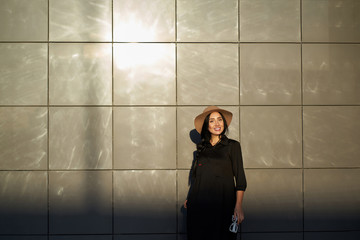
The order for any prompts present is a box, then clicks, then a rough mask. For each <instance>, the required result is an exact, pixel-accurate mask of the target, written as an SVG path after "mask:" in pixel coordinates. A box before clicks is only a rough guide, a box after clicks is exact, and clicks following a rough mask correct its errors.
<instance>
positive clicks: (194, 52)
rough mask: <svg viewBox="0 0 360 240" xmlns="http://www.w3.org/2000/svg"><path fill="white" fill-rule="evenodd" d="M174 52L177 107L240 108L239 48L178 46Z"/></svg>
mask: <svg viewBox="0 0 360 240" xmlns="http://www.w3.org/2000/svg"><path fill="white" fill-rule="evenodd" d="M177 51H178V54H177V58H178V61H177V84H178V85H177V98H178V102H177V103H178V104H182V105H236V104H239V66H238V44H178V45H177Z"/></svg>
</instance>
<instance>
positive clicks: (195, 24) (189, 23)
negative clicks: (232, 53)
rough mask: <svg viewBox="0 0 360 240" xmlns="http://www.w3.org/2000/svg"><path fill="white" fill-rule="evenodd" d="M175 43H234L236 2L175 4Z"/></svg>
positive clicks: (197, 0) (199, 0)
mask: <svg viewBox="0 0 360 240" xmlns="http://www.w3.org/2000/svg"><path fill="white" fill-rule="evenodd" d="M177 31H178V32H177V40H178V41H182V42H184V41H185V42H227V41H229V42H231V41H237V40H238V1H237V0H227V1H218V0H194V1H187V0H178V1H177Z"/></svg>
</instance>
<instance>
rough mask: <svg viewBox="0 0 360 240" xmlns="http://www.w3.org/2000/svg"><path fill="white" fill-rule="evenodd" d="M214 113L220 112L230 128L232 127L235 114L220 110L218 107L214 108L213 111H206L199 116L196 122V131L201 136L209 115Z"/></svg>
mask: <svg viewBox="0 0 360 240" xmlns="http://www.w3.org/2000/svg"><path fill="white" fill-rule="evenodd" d="M213 112H219V113H221V114H222V115H223V116H224V118H225V120H226V123H227V125H228V126H230V123H231V120H232V116H233V114H232V113H231V112H229V111H226V110H225V109H221V108H218V107H214V108H212V109H209V110H207V111H204V112H203V113H201V114H200V115H198V116H197V117H196V118H195V120H194V125H195V129H196V131H197V132H198V133H200V134H201V130H202V127H203V124H204V121H205V118H206V116H207V115H209V114H211V113H213Z"/></svg>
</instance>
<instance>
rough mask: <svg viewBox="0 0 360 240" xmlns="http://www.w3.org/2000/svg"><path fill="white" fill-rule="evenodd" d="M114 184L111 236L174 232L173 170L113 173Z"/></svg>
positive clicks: (174, 194) (174, 188) (174, 175)
mask: <svg viewBox="0 0 360 240" xmlns="http://www.w3.org/2000/svg"><path fill="white" fill-rule="evenodd" d="M114 184H115V186H114V207H115V209H114V211H115V212H114V214H115V216H114V221H115V222H114V224H115V233H117V234H119V233H159V232H161V233H175V232H176V203H175V201H176V172H175V171H170V170H166V171H164V170H147V171H116V172H114ZM144 196H146V197H144ZM140 219H141V220H142V221H144V222H146V224H143V225H142V227H141V228H140V227H139V220H140Z"/></svg>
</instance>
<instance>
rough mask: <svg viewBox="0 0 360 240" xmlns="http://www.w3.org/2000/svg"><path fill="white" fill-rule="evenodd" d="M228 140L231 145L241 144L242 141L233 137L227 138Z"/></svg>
mask: <svg viewBox="0 0 360 240" xmlns="http://www.w3.org/2000/svg"><path fill="white" fill-rule="evenodd" d="M226 140H227V142H228V144H229V145H237V144H239V145H240V142H239V141H237V140H235V139H232V138H226Z"/></svg>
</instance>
